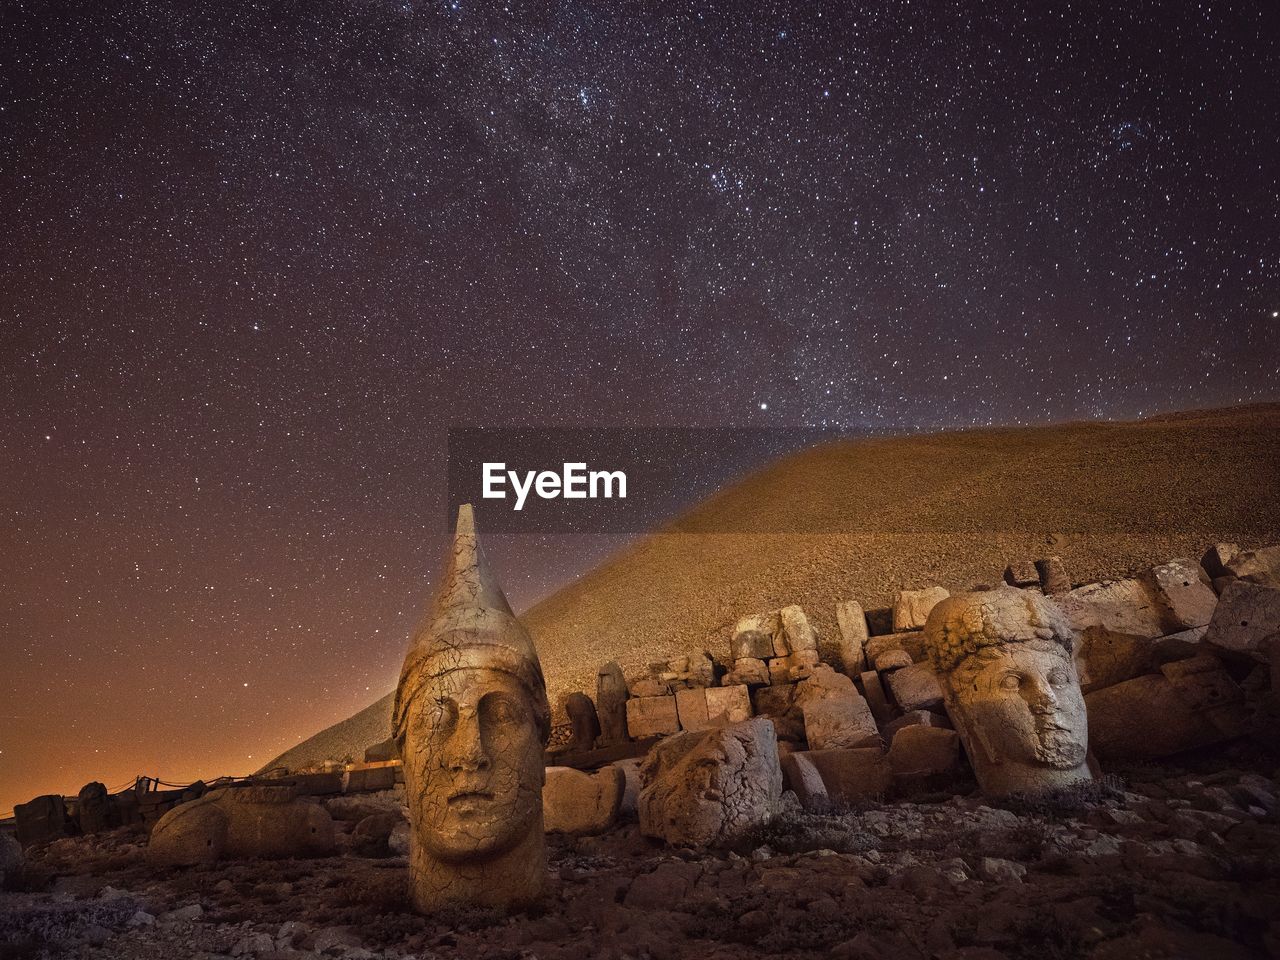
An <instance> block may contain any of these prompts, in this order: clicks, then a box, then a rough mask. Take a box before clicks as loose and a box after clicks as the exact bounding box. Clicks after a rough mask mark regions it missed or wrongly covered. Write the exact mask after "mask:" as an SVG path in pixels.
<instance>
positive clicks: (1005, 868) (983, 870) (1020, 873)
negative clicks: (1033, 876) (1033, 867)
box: [978, 857, 1027, 883]
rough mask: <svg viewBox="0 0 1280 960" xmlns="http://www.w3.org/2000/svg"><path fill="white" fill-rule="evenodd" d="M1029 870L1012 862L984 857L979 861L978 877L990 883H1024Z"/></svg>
mask: <svg viewBox="0 0 1280 960" xmlns="http://www.w3.org/2000/svg"><path fill="white" fill-rule="evenodd" d="M1026 875H1027V868H1026V867H1024V866H1023V865H1022V864H1020V863H1014V862H1013V861H1012V860H1001V859H1000V858H999V857H983V858H982V859H981V860H979V861H978V876H980V877H981V878H982V879H983V880H986V881H987V882H989V883H1022V878H1023V877H1025V876H1026Z"/></svg>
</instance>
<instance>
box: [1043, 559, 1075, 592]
mask: <svg viewBox="0 0 1280 960" xmlns="http://www.w3.org/2000/svg"><path fill="white" fill-rule="evenodd" d="M1036 573H1038V574H1040V589H1041V590H1043V591H1044V592H1045V593H1047V594H1051V595H1055V596H1056V595H1057V594H1060V593H1066V592H1067V591H1068V590H1070V589H1071V578H1070V577H1068V576H1067V568H1066V567H1065V566H1063V564H1062V559H1061V558H1060V557H1044V558H1043V559H1041V560H1037V561H1036Z"/></svg>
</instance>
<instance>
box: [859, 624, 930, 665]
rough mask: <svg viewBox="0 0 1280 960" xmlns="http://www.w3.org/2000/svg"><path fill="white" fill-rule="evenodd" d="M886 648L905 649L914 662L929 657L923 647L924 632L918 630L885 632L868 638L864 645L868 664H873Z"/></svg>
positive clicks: (922, 661)
mask: <svg viewBox="0 0 1280 960" xmlns="http://www.w3.org/2000/svg"><path fill="white" fill-rule="evenodd" d="M886 650H905V651H906V652H907V653H908V654H910V656H911V660H912V662H914V663H924V662H925V661H926V660H928V659H929V657H928V654H927V653H926V651H925V648H924V633H923V632H922V631H920V630H906V631H903V632H902V633H885V634H881V635H880V636H878V637H872V638H871V639H869V640H868V641H867V646H866V654H867V664H868V666H870V665H873V664H874V663H875V661H876V658H877V657H879V656H880V655H881V654H882V653H884V652H885V651H886Z"/></svg>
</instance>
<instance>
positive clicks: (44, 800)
mask: <svg viewBox="0 0 1280 960" xmlns="http://www.w3.org/2000/svg"><path fill="white" fill-rule="evenodd" d="M13 815H14V820H15V821H16V824H15V826H16V828H17V837H18V842H19V843H20V844H22V845H23V846H24V847H26V846H30V845H31V844H33V843H42V842H44V841H46V840H57V839H59V838H60V837H65V836H66V835H67V834H68V833H69V832H70V830H69V828H70V826H71V824H70V821H69V819H68V817H67V803H66V801H65V800H63V799H62V797H60V796H59V795H57V794H54V793H50V794H45V795H44V796H40V797H36V798H35V799H34V800H29V801H27V802H26V803H20V804H18V805H17V806H15V807H14V808H13Z"/></svg>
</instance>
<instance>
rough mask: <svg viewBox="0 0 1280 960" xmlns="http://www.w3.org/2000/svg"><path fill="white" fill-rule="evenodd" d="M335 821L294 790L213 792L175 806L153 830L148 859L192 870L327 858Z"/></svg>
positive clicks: (258, 789) (229, 790) (261, 789)
mask: <svg viewBox="0 0 1280 960" xmlns="http://www.w3.org/2000/svg"><path fill="white" fill-rule="evenodd" d="M334 848H335V838H334V829H333V818H332V817H330V816H329V813H328V811H326V810H325V809H324V807H322V806H320V805H319V804H317V803H313V802H311V801H309V800H303V799H299V798H298V796H297V795H296V792H295V791H294V790H293V788H292V787H284V786H281V787H274V786H272V787H265V786H256V787H240V788H229V789H223V790H214V791H212V792H211V793H207V794H205V795H204V796H203V797H201V798H200V799H198V800H193V801H192V802H190V803H184V804H182V805H181V806H179V807H175V808H174V809H172V810H170V811H169V812H168V813H166V814H165V815H164V816H163V817H161V818H160V821H159V822H158V823H157V824H156V825H155V827H154V829H153V830H152V831H151V840H150V842H149V843H148V845H147V856H148V858H149V859H150V860H151V861H152V862H153V863H157V864H165V865H170V866H190V865H193V864H198V863H213V862H216V861H218V860H248V859H257V858H261V859H282V858H285V857H323V856H328V855H329V854H331V853H333V852H334Z"/></svg>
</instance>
